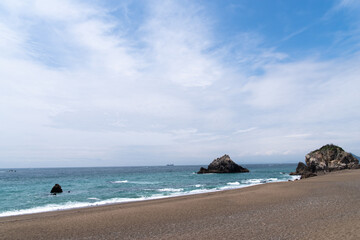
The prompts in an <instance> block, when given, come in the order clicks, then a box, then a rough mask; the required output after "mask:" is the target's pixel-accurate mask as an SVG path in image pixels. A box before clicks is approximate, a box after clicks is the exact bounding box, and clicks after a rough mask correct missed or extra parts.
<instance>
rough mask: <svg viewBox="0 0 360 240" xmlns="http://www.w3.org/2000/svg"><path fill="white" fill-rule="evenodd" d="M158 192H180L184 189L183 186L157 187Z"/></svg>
mask: <svg viewBox="0 0 360 240" xmlns="http://www.w3.org/2000/svg"><path fill="white" fill-rule="evenodd" d="M158 191H159V192H182V191H184V189H183V188H162V189H158Z"/></svg>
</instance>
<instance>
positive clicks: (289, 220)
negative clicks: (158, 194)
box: [0, 170, 360, 239]
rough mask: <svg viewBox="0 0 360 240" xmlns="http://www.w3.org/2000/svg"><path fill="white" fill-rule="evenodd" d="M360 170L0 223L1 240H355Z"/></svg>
mask: <svg viewBox="0 0 360 240" xmlns="http://www.w3.org/2000/svg"><path fill="white" fill-rule="evenodd" d="M359 188H360V170H343V171H339V172H333V173H330V174H326V175H322V176H318V177H314V178H309V179H304V180H300V181H293V182H275V183H266V184H260V185H255V186H250V187H246V188H240V189H234V190H224V191H218V192H209V193H202V194H196V195H184V196H178V197H171V198H163V199H155V200H146V201H139V202H130V203H120V204H111V205H103V206H96V207H88V208H77V209H71V210H62V211H53V212H45V213H36V214H28V215H17V216H10V217H2V218H0V239H22V238H26V239H85V238H86V239H89V238H90V239H99V238H105V239H115V238H121V239H145V238H146V239H159V238H163V239H170V238H171V239H174V238H175V239H195V238H196V239H206V238H207V239H216V238H226V239H239V238H243V239H246V238H247V239H287V238H293V239H300V238H307V239H309V238H317V239H337V238H346V239H355V238H356V237H357V236H360V230H359V229H358V228H357V227H356V226H359V225H360V210H358V209H360V203H359V201H358V199H360V193H359V191H358V189H359Z"/></svg>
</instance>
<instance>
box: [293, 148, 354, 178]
mask: <svg viewBox="0 0 360 240" xmlns="http://www.w3.org/2000/svg"><path fill="white" fill-rule="evenodd" d="M305 163H306V164H304V163H303V162H299V164H298V166H297V168H296V171H295V172H292V173H290V175H301V178H308V177H314V176H317V175H318V174H324V173H326V172H332V171H339V170H343V169H357V168H360V166H359V160H358V159H357V158H355V157H354V156H353V155H352V154H351V153H348V152H345V151H344V149H342V148H341V147H339V146H336V145H333V144H327V145H325V146H322V147H321V148H320V149H318V150H315V151H312V152H310V153H308V154H307V155H306V156H305Z"/></svg>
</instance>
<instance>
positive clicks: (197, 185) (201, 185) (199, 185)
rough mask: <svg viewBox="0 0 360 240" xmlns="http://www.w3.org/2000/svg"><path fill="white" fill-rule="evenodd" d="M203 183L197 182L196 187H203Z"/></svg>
mask: <svg viewBox="0 0 360 240" xmlns="http://www.w3.org/2000/svg"><path fill="white" fill-rule="evenodd" d="M203 186H204V185H203V184H196V185H195V187H203Z"/></svg>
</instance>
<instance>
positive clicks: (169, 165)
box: [166, 163, 174, 167]
mask: <svg viewBox="0 0 360 240" xmlns="http://www.w3.org/2000/svg"><path fill="white" fill-rule="evenodd" d="M166 166H167V167H172V166H174V164H173V163H170V164H166Z"/></svg>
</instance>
